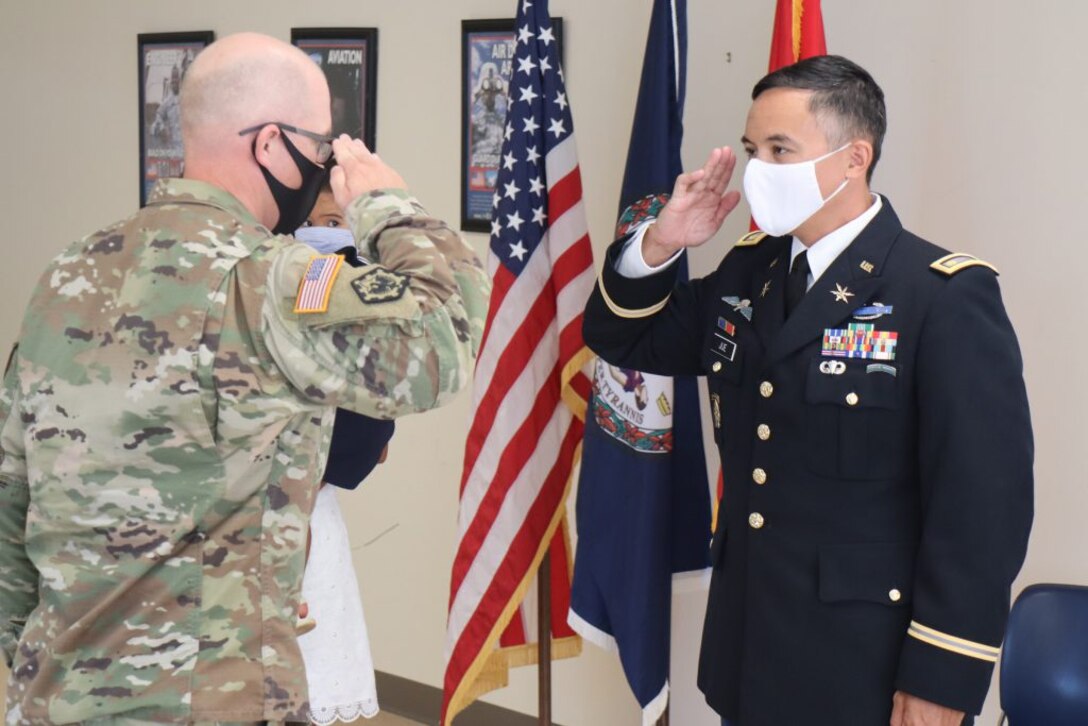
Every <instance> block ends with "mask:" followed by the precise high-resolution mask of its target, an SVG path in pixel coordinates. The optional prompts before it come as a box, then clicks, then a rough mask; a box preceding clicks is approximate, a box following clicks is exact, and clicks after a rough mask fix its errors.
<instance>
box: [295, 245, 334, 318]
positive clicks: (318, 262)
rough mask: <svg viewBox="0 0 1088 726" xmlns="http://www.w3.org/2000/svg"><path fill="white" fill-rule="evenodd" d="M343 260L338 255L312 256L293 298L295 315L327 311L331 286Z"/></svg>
mask: <svg viewBox="0 0 1088 726" xmlns="http://www.w3.org/2000/svg"><path fill="white" fill-rule="evenodd" d="M342 264H344V258H343V257H341V256H340V255H314V256H313V257H311V258H310V262H309V264H307V265H306V272H305V273H304V274H303V275H302V280H301V281H299V284H298V295H297V296H296V297H295V309H294V312H295V313H296V314H306V313H323V312H325V311H326V310H328V309H329V295H330V294H332V284H333V283H334V282H336V276H337V274H339V272H340V266H341V265H342Z"/></svg>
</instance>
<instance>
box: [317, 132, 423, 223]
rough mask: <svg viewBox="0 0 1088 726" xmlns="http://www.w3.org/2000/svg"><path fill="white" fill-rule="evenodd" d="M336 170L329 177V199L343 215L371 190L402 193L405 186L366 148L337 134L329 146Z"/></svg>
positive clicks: (387, 166) (357, 141) (399, 177)
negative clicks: (400, 191) (333, 155)
mask: <svg viewBox="0 0 1088 726" xmlns="http://www.w3.org/2000/svg"><path fill="white" fill-rule="evenodd" d="M332 150H333V153H334V154H335V155H336V166H334V167H333V168H332V172H331V174H330V176H329V185H330V186H331V187H332V193H333V197H335V199H336V203H337V205H339V207H340V208H341V209H343V210H344V211H345V212H346V211H347V208H348V207H349V206H350V205H351V203H352V202H353V201H355V200H356V199H357V198H359V196H360V195H362V194H366V193H367V192H370V191H373V190H375V189H405V188H407V185H406V184H405V183H404V179H402V178H401V175H400V174H398V173H397V172H396V170H394V169H393V167H391V166H389V165H388V164H386V163H385V162H384V161H382V160H381V159H380V158H379V157H378V155H377V154H374V153H372V152H371V151H370V149H368V148H366V144H364V143H363V142H362V141H360V140H359V139H353V138H350V137H349V136H348V135H347V134H341V135H340V137H339V138H337V139H335V140H334V141H333V142H332Z"/></svg>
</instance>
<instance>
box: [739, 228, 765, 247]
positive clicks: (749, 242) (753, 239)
mask: <svg viewBox="0 0 1088 726" xmlns="http://www.w3.org/2000/svg"><path fill="white" fill-rule="evenodd" d="M766 236H767V233H766V232H760V231H759V230H756V231H755V232H749V233H748V234H746V235H744V236H743V237H741V238H740V239H738V240H737V243H736V244H735V245H733V246H734V247H755V246H756V245H758V244H759V243H760V242H762V241H763V238H764V237H766Z"/></svg>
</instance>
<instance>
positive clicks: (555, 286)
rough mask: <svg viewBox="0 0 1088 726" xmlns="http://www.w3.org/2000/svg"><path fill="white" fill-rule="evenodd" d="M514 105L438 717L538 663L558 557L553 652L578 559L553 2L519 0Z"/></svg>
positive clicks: (448, 718)
mask: <svg viewBox="0 0 1088 726" xmlns="http://www.w3.org/2000/svg"><path fill="white" fill-rule="evenodd" d="M515 29H516V45H515V53H514V66H513V75H512V78H511V80H510V85H509V96H510V102H509V105H508V109H509V110H508V115H507V119H506V125H505V133H504V142H503V145H502V152H501V156H502V160H501V167H500V170H499V176H498V181H497V185H496V192H495V197H494V202H493V209H492V217H491V218H492V222H491V239H490V248H491V253H490V255H489V262H488V264H489V271H490V273H491V276H492V280H493V290H492V294H491V304H490V309H489V311H488V318H487V325H486V328H485V331H484V340H483V344H482V346H481V349H480V355H479V358H478V360H477V362H476V373H475V380H474V383H475V386H474V402H473V406H474V414H473V421H472V425H471V428H470V430H469V434H468V439H467V441H466V444H465V462H464V472H463V476H462V480H461V499H460V513H459V520H458V521H459V538H460V541H459V543H458V548H457V554H456V556H455V558H454V563H453V572H452V576H451V584H450V605H449V620H448V625H447V638H446V675H445V682H444V699H443V708H442V723H443V724H446V725H448V724H450V723H451V722H452V720H453V717H454V716H456V715H457V713H458V712H459V711H461V710H462V709H463V708H465V707H466V706H467V705H469V704H470V703H471V702H472V700H473V699H475V698H476V697H477V696H479V695H481V694H482V693H484V692H486V691H488V690H491V689H492V688H497V687H500V686H502V685H505V683H506V667H507V666H508V665H518V664H523V663H531V662H534V659H535V653H534V650H535V646H533V645H532V644H531V641H532V640H533V635H534V634H535V632H536V614H535V611H534V610H533V609H532V608H531V607H529V605H531V604H532V603H533V602H535V597H534V596H533V593H534V588H535V585H534V577H535V574H536V570H537V567H538V566H539V564H540V561H541V559H543V557H544V555H545V554H546V553H548V552H550V553H551V556H552V560H551V562H552V564H551V572H552V577H551V581H550V582H551V587H552V618H551V624H552V631H551V632H552V635H553V639H556V640H555V645H553V653H554V654H555V655H556V656H562V655H564V654H573V653H574V652H577V649H578V648H580V641H578V639H577V636H575V635H574V633H573V631H571V630H570V628H569V626H568V625H567V624H566V614H567V606H568V604H569V599H570V557H569V547H568V543H567V539H566V530H565V527H564V522H563V515H564V513H565V508H566V497H567V492H568V490H569V487H570V483H571V476H572V472H573V469H574V466H575V463H576V461H577V458H578V456H579V453H580V447H581V441H582V433H583V428H584V425H583V421H584V417H585V407H586V400H587V397H588V395H589V391H590V381H589V378H588V377H587V376H586V374H585V373H584V372H583V367H584V366H585V364H586V363H587V361H588V360H589V358H590V353H589V351H588V349H587V348H586V347H585V344H584V343H583V341H582V311H583V309H584V307H585V303H586V300H587V299H588V298H589V294H590V292H591V291H592V288H593V280H594V275H593V252H592V249H591V247H590V242H589V233H588V228H587V226H586V218H585V211H584V209H583V206H582V181H581V174H580V172H579V169H578V156H577V151H576V148H575V141H574V128H573V123H572V120H571V113H570V105H569V103H568V101H567V95H566V90H565V88H564V84H563V72H562V70H561V69H560V67H559V52H558V43H557V38H556V32H555V28H554V26H553V24H552V21H551V19H550V18H549V16H548V7H547V0H519V10H518V14H517V21H516V25H515Z"/></svg>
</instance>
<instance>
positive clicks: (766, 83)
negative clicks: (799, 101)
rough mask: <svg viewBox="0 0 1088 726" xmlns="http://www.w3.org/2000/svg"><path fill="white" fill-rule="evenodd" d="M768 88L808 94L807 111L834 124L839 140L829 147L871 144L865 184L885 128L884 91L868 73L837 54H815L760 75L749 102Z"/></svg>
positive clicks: (878, 158) (872, 167) (871, 171)
mask: <svg viewBox="0 0 1088 726" xmlns="http://www.w3.org/2000/svg"><path fill="white" fill-rule="evenodd" d="M772 88H796V89H798V90H802V91H812V92H813V93H812V99H811V101H810V102H809V110H810V111H811V112H812V114H813V115H814V116H826V115H830V116H832V117H833V118H834V120H835V121H836V122H838V126H839V128H840V130H841V134H840V136H841V137H840V138H838V139H829V140H830V141H831V142H832V145H833V146H836V145H841V144H845V143H846V142H848V141H849V140H850V139H851V138H857V137H859V136H860V137H863V138H865V139H868V141H869V142H870V143H871V144H872V145H873V163H872V164H870V165H869V170H868V172H867V175H866V180H867V181H872V178H873V169H875V168H876V163H877V162H878V161H879V160H880V147H881V145H882V144H883V143H884V133H885V132H886V131H887V129H888V112H887V109H886V108H885V107H884V91H882V90H880V86H878V85H877V83H876V81H874V80H873V77H872V76H871V75H869V72H868V71H866V70H865V69H864V68H862V67H861V66H859V65H858V64H857V63H854V62H853V61H850V60H848V59H846V58H843V57H842V56H839V55H819V56H815V57H812V58H806V59H805V60H803V61H800V62H798V63H794V64H793V65H791V66H785V67H784V68H779V69H778V70H777V71H774V72H773V73H769V74H767V75H766V76H764V77H763V78H762V79H761V80H760V81H759V83H757V84H756V85H755V88H753V89H752V100H753V101H754V100H755V99H757V98H759V96H760V95H761V94H762V93H763V92H764V91H768V90H770V89H772Z"/></svg>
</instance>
